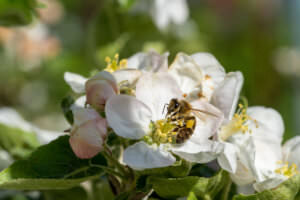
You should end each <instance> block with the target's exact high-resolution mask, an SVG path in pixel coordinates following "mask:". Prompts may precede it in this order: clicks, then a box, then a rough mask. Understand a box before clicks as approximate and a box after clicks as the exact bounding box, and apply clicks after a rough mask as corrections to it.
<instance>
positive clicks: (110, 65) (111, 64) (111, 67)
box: [104, 54, 127, 73]
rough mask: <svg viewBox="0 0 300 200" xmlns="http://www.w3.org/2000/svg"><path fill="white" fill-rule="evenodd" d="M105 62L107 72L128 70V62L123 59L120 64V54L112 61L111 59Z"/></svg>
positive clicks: (106, 59)
mask: <svg viewBox="0 0 300 200" xmlns="http://www.w3.org/2000/svg"><path fill="white" fill-rule="evenodd" d="M105 62H106V63H107V66H106V68H105V69H104V70H105V71H107V72H110V73H112V72H114V71H116V70H119V69H126V68H127V60H126V59H122V60H121V61H120V62H119V54H115V56H114V59H111V58H110V57H108V56H107V57H106V58H105Z"/></svg>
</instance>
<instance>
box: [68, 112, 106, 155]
mask: <svg viewBox="0 0 300 200" xmlns="http://www.w3.org/2000/svg"><path fill="white" fill-rule="evenodd" d="M73 114H74V125H73V127H72V130H71V137H70V139H69V142H70V145H71V147H72V150H73V152H74V153H75V155H76V156H77V157H79V158H81V159H88V158H92V157H94V156H95V155H97V154H98V153H99V152H100V151H101V150H102V145H103V142H104V140H105V137H106V133H107V122H106V119H104V118H102V117H101V116H100V115H99V114H98V113H97V112H96V111H95V110H93V109H91V108H75V109H73Z"/></svg>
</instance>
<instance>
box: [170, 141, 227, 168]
mask: <svg viewBox="0 0 300 200" xmlns="http://www.w3.org/2000/svg"><path fill="white" fill-rule="evenodd" d="M223 148H224V145H223V144H221V143H219V142H213V141H210V140H207V141H206V142H205V143H197V142H194V141H192V140H187V141H186V142H185V143H184V144H182V145H173V146H172V149H171V150H172V152H173V153H174V154H176V155H178V156H180V157H182V158H184V159H185V160H188V161H190V162H197V163H207V162H210V161H212V160H214V159H216V158H217V156H218V155H219V154H220V153H221V152H222V151H223Z"/></svg>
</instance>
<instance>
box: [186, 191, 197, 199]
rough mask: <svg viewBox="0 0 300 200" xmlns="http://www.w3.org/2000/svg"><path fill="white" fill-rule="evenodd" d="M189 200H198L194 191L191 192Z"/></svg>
mask: <svg viewBox="0 0 300 200" xmlns="http://www.w3.org/2000/svg"><path fill="white" fill-rule="evenodd" d="M187 200H198V199H197V197H196V195H195V193H194V192H190V194H189V196H188V197H187Z"/></svg>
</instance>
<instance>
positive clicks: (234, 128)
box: [219, 104, 258, 141]
mask: <svg viewBox="0 0 300 200" xmlns="http://www.w3.org/2000/svg"><path fill="white" fill-rule="evenodd" d="M248 121H253V122H254V123H255V125H256V128H258V123H257V121H256V120H255V119H253V118H251V117H250V116H249V115H248V114H247V108H244V106H243V105H242V104H239V109H238V111H237V113H235V114H234V116H233V118H232V120H231V121H230V122H229V124H227V125H225V126H223V127H222V128H221V131H220V134H219V138H220V139H221V140H223V141H226V140H227V139H228V138H229V137H230V136H232V135H234V134H236V133H239V132H242V133H247V132H248V133H250V134H251V133H252V130H251V129H250V128H249V125H248V124H247V122H248Z"/></svg>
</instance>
